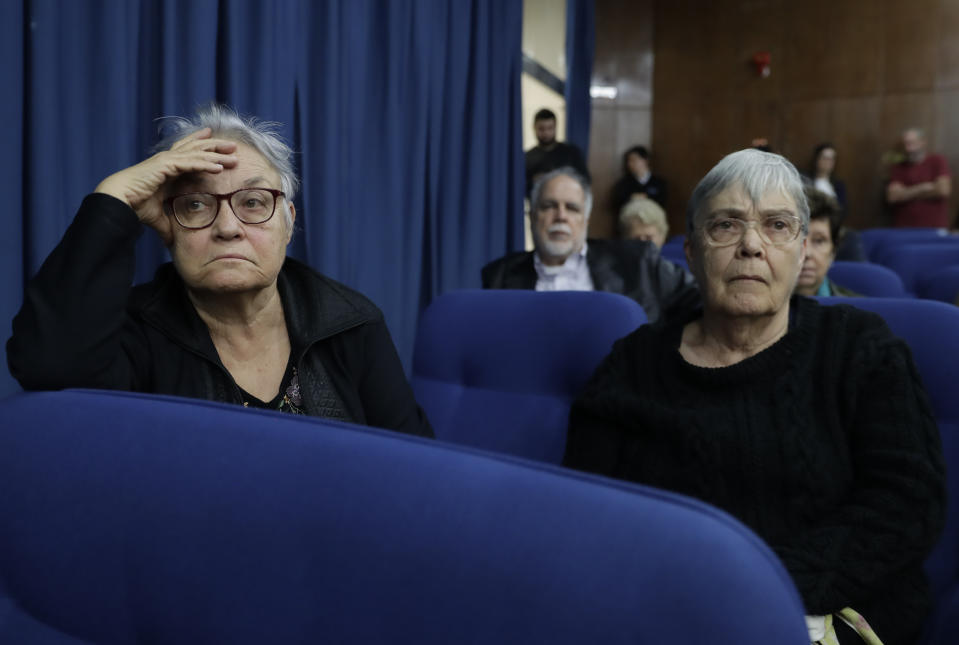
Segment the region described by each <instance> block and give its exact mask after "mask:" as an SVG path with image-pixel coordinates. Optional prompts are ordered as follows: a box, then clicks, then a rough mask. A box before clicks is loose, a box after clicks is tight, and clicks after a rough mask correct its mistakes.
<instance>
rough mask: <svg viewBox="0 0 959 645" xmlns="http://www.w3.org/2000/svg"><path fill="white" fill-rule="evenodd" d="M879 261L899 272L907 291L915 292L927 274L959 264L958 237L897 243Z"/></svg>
mask: <svg viewBox="0 0 959 645" xmlns="http://www.w3.org/2000/svg"><path fill="white" fill-rule="evenodd" d="M881 262H882V264H884V265H885V266H887V267H889V268H890V269H892V270H893V271H895V272H896V273H898V274H899V277H900V278H902V282H903V284H904V285H905V286H906V290H907V291H909V292H911V293H916V291H917V289H918V285H919V284H920V283H921V282H922V281H923V279H925V278H926V277H927V276H928V275H929V274H931V273H934V272H936V271H938V270H940V269H942V268H943V267H947V266H951V265H954V264H959V239H957V240H955V241H948V242H943V241H940V242H910V243H909V244H898V245H896V246H894V247H890V248H889V249H888V250H887V251H886V252H885V254H884V255H883V258H882V259H881Z"/></svg>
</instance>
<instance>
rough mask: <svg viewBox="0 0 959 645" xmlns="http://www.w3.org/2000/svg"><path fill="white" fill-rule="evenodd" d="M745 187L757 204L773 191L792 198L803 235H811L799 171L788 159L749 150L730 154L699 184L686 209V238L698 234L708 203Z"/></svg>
mask: <svg viewBox="0 0 959 645" xmlns="http://www.w3.org/2000/svg"><path fill="white" fill-rule="evenodd" d="M737 184H738V185H741V186H742V187H743V189H744V190H745V191H746V194H747V195H749V199H751V200H752V201H753V203H754V204H756V203H758V202H759V200H760V199H761V198H762V196H763V195H765V194H766V193H767V192H769V191H770V190H778V191H782V192H783V193H785V194H787V195H789V196H790V197H792V200H793V202H795V204H796V208H797V209H798V210H799V217H800V219H801V220H802V233H803V235H806V234H807V233H808V232H809V204H807V203H806V196H805V194H804V192H803V181H802V177H800V175H799V171H798V170H796V167H795V166H794V165H792V164H791V163H790V162H789V160H788V159H786V158H785V157H782V156H780V155H777V154H775V153H772V152H763V151H762V150H756V149H754V148H747V149H746V150H740V151H739V152H733V153H732V154H728V155H726V156H725V157H723V158H722V160H720V162H719V163H718V164H716V165H715V166H713V168H712V170H710V171H709V172H707V173H706V176H705V177H703V178H702V180H701V181H700V182H699V184H697V186H696V188H695V189H694V190H693V194H692V196H691V197H690V198H689V204H688V205H687V206H686V235H687V236H688V237H689V239H691V240H692V239H695V238H694V236H693V235H692V233H693V231H694V230H695V223H696V217H697V216H698V215H699V214H700V211H701V210H702V208H703V207H704V206H705V205H706V203H707V202H708V201H709V200H710V199H712V198H713V197H715V196H716V195H718V194H719V193H721V192H722V191H724V190H726V189H727V188H729V187H730V186H734V185H737Z"/></svg>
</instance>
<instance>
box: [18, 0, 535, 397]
mask: <svg viewBox="0 0 959 645" xmlns="http://www.w3.org/2000/svg"><path fill="white" fill-rule="evenodd" d="M0 12H2V13H0V17H2V18H3V20H4V30H5V32H4V36H6V37H5V38H4V40H3V45H2V47H3V48H4V53H5V54H7V56H6V57H5V61H6V63H5V65H4V71H3V74H4V80H5V81H6V83H5V86H4V87H5V88H7V90H8V91H7V92H6V95H5V96H4V97H3V98H2V99H0V110H2V112H0V114H3V115H4V116H6V117H7V123H8V124H9V125H12V126H13V127H11V128H9V130H10V131H11V132H14V133H16V132H18V131H21V130H22V133H23V134H22V139H17V137H14V141H13V142H12V143H11V144H10V145H8V146H5V147H4V149H3V152H2V157H0V163H2V169H3V171H4V172H3V175H4V179H3V182H4V186H5V187H6V189H7V191H6V192H7V194H8V195H9V196H10V197H11V205H12V207H11V208H10V210H9V213H8V215H7V226H6V231H7V233H8V236H6V237H5V238H4V240H3V242H0V244H2V245H3V246H2V250H3V253H2V259H0V262H3V264H2V265H0V266H2V267H3V274H2V275H0V320H2V323H3V327H2V328H0V331H4V332H5V333H3V335H2V340H3V341H5V339H6V338H8V337H9V334H10V320H11V318H12V317H13V315H14V314H15V312H16V310H17V309H18V308H19V306H20V303H21V301H22V296H23V285H24V281H25V280H26V279H27V277H28V276H29V275H32V273H34V272H35V271H36V270H37V269H38V268H39V266H40V263H41V262H42V261H43V259H44V258H45V257H46V255H47V254H48V253H49V252H50V250H51V249H52V248H53V246H54V245H55V244H56V243H57V242H58V241H59V239H60V237H61V236H62V234H63V232H64V230H65V229H66V227H67V225H68V224H69V223H70V221H71V220H72V218H73V214H74V212H75V211H76V208H77V207H78V206H79V204H80V201H81V200H82V198H83V196H84V195H85V194H87V193H89V192H91V191H92V190H93V189H94V188H95V186H96V185H97V183H99V181H100V180H102V179H103V178H104V177H106V176H107V175H109V174H111V173H112V172H115V171H117V170H119V169H121V168H124V167H126V166H129V165H131V164H133V163H136V162H137V161H139V160H141V159H143V158H144V157H145V156H146V155H147V152H148V149H149V148H150V147H151V146H152V144H153V143H154V142H155V141H156V139H157V128H158V125H159V123H158V119H159V118H160V117H163V116H168V115H183V114H189V113H190V112H191V111H192V110H193V109H194V108H195V107H196V106H197V105H199V104H203V103H207V102H209V101H214V100H215V101H221V102H226V103H229V104H230V105H233V106H234V107H236V108H237V109H238V110H239V111H240V112H242V113H244V114H255V115H256V116H258V117H260V118H262V119H265V120H269V121H278V122H281V123H282V124H283V128H282V130H281V132H282V134H283V135H284V136H285V137H286V138H287V140H288V141H289V142H290V143H291V144H292V145H293V147H294V150H295V151H296V153H297V154H296V165H297V169H298V172H299V173H300V177H301V179H302V182H303V183H302V189H301V192H300V194H299V196H298V197H297V198H296V200H295V203H296V207H297V231H296V233H295V235H294V239H293V242H292V244H291V247H290V249H289V253H290V255H292V256H295V257H298V258H300V259H303V260H305V261H306V262H308V263H309V264H310V265H312V266H313V267H314V268H316V269H317V270H319V271H322V272H323V273H326V274H327V275H329V276H330V277H332V278H334V279H337V280H340V281H342V282H344V283H346V284H347V285H348V286H351V287H353V288H355V289H357V290H359V291H361V292H362V293H364V294H366V295H367V296H368V297H369V298H370V299H372V300H373V301H374V302H375V303H376V304H377V305H379V306H380V307H381V308H382V309H383V311H384V314H385V315H386V319H387V323H388V325H389V327H390V330H391V332H392V334H393V337H394V341H395V342H396V345H397V348H398V350H399V351H400V355H401V357H402V358H403V359H404V362H405V363H406V364H407V365H408V364H409V357H410V356H411V354H412V343H413V338H414V334H415V326H416V321H417V317H418V314H419V311H420V310H421V309H422V307H423V306H424V305H425V304H427V303H428V302H429V301H430V300H431V299H432V298H433V297H434V296H435V295H437V294H439V293H441V292H442V291H446V290H450V289H456V288H463V287H477V286H479V271H480V268H481V267H482V266H483V264H485V263H486V262H488V261H489V260H491V259H493V258H495V257H498V256H500V255H502V254H503V253H505V252H507V251H509V250H513V249H516V248H520V247H521V245H522V234H523V233H522V216H523V215H522V177H523V168H522V163H523V157H522V138H521V131H520V119H521V116H520V97H519V92H520V65H521V59H520V48H521V44H520V39H521V21H522V4H521V3H517V2H514V1H513V0H329V1H326V2H313V1H310V0H285V1H284V2H269V1H266V0H137V1H135V0H78V1H77V2H67V3H65V2H62V1H60V0H24V1H23V2H10V3H0ZM17 88H20V89H22V91H16V90H17ZM167 258H168V255H167V253H166V250H165V249H164V248H163V247H162V245H161V244H160V243H159V241H158V240H157V239H156V237H155V236H154V235H153V233H152V232H150V231H147V232H146V233H144V235H143V236H142V237H141V239H140V241H139V245H138V256H137V275H136V278H137V281H143V280H148V279H149V278H150V277H152V275H153V272H154V271H155V268H156V266H157V265H158V264H159V263H160V262H163V261H165V260H166V259H167ZM3 359H4V364H5V363H6V356H5V354H4V355H3ZM15 389H16V384H15V383H14V382H13V380H12V379H11V378H10V377H9V375H8V373H7V370H6V369H2V370H0V395H3V394H7V393H9V392H12V391H14V390H15Z"/></svg>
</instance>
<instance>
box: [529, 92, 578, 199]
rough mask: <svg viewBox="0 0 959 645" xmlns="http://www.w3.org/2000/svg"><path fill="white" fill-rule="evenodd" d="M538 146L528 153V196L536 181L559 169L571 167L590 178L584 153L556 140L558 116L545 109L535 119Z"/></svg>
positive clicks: (534, 125)
mask: <svg viewBox="0 0 959 645" xmlns="http://www.w3.org/2000/svg"><path fill="white" fill-rule="evenodd" d="M533 131H534V132H535V133H536V145H535V146H533V147H532V148H530V149H529V150H527V151H526V194H527V196H528V195H529V194H530V191H531V190H532V189H533V184H534V183H536V180H537V179H539V178H540V177H542V176H543V175H545V174H546V173H548V172H550V171H551V170H556V169H557V168H562V167H564V166H569V167H571V168H575V169H576V172H578V173H579V174H581V175H583V176H584V177H586V178H587V179H588V178H589V171H588V170H587V169H586V161H585V159H583V153H582V151H581V150H580V149H579V148H577V147H576V146H575V145H573V144H572V143H563V142H562V141H557V140H556V114H554V113H553V111H552V110H549V109H547V108H543V109H542V110H540V111H539V112H537V113H536V116H534V117H533Z"/></svg>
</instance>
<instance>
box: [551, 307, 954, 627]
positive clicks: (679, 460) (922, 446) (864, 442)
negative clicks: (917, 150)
mask: <svg viewBox="0 0 959 645" xmlns="http://www.w3.org/2000/svg"><path fill="white" fill-rule="evenodd" d="M791 307H793V308H794V309H793V312H792V313H793V314H794V318H793V322H792V324H791V325H790V329H789V332H788V333H787V334H786V335H785V336H783V338H781V339H780V340H779V341H777V342H776V343H774V344H773V345H772V346H770V347H768V348H766V349H765V350H763V351H762V352H760V353H758V354H756V355H754V356H751V357H749V358H747V359H745V360H743V361H740V362H739V363H736V364H735V365H731V366H728V367H722V368H703V367H698V366H695V365H692V364H690V363H687V362H686V361H685V360H684V359H683V358H682V356H681V355H680V353H679V345H680V340H681V336H682V329H683V326H684V324H685V323H686V322H689V321H691V320H692V319H693V318H692V317H690V318H687V319H686V320H685V321H683V324H675V325H668V324H666V323H658V324H655V325H646V326H643V327H641V328H639V329H638V330H636V331H635V332H633V333H632V334H630V335H629V336H627V337H626V338H624V339H621V340H620V341H618V342H617V343H616V345H614V347H613V351H612V353H611V354H610V356H608V357H607V359H606V360H605V361H604V363H603V364H602V365H601V366H600V368H599V369H598V370H597V372H596V373H595V374H594V376H593V378H592V380H591V381H590V383H589V384H588V385H587V387H586V390H585V391H584V393H583V394H582V395H581V396H580V398H579V399H578V400H577V401H576V402H575V403H574V405H573V408H572V411H571V414H570V429H569V437H568V441H567V447H566V456H565V459H564V463H565V464H566V465H567V466H570V467H573V468H578V469H581V470H587V471H591V472H597V473H600V474H603V475H607V476H611V477H616V478H620V479H626V480H631V481H636V482H640V483H644V484H649V485H652V486H657V487H660V488H665V489H669V490H673V491H677V492H680V493H684V494H687V495H690V496H692V497H696V498H699V499H701V500H703V501H705V502H707V503H710V504H713V505H715V506H718V507H720V508H722V509H724V510H726V511H727V512H729V513H731V514H732V515H733V516H735V517H737V518H738V519H740V520H741V521H742V522H743V523H745V524H746V525H747V526H749V527H750V528H752V529H753V530H754V531H755V532H756V533H757V534H758V535H759V536H760V537H762V538H763V539H764V540H765V541H766V542H767V543H768V544H769V545H770V546H771V547H772V549H773V550H774V551H775V552H776V553H777V554H778V555H779V557H780V558H781V559H782V561H783V563H784V564H785V566H786V569H787V570H788V571H789V572H790V574H791V575H792V577H793V580H794V581H795V582H796V585H797V587H798V588H799V591H800V593H801V595H802V597H803V600H804V602H805V605H806V610H807V613H809V614H827V613H833V612H837V611H839V610H841V609H842V608H844V607H852V608H853V609H855V610H856V611H858V612H859V613H861V614H862V615H863V616H865V617H866V619H867V620H869V622H870V623H871V624H872V626H873V628H874V629H875V630H876V633H877V634H878V635H879V637H880V638H882V639H883V641H884V642H885V643H886V644H887V645H897V644H899V643H903V644H905V643H910V642H913V641H914V640H915V639H916V638H917V636H918V633H919V631H920V629H921V625H922V621H923V620H924V618H925V616H926V614H927V613H928V610H929V592H928V588H927V587H928V585H927V583H926V581H925V578H924V575H923V573H922V568H921V566H922V562H923V560H924V558H925V557H926V556H927V555H928V553H929V551H930V550H931V548H932V546H933V545H934V543H935V540H936V538H937V537H938V535H939V533H940V531H941V528H942V523H943V520H944V513H945V474H944V472H945V471H944V464H943V458H942V452H941V446H940V442H939V433H938V429H937V427H936V423H935V420H934V418H933V416H932V411H931V408H930V405H929V401H928V398H927V396H926V393H925V391H924V390H923V388H922V385H921V381H920V379H919V376H918V373H917V371H916V368H915V365H914V364H913V361H912V357H911V354H910V352H909V348H908V347H907V346H906V344H905V343H904V342H903V341H902V340H900V339H899V338H897V337H895V336H893V335H892V333H891V332H890V331H889V329H888V327H887V326H886V324H885V323H884V322H883V320H882V319H881V318H880V317H879V316H877V315H875V314H871V313H867V312H863V311H860V310H857V309H854V308H852V307H849V306H845V305H837V306H822V305H819V304H818V303H817V302H815V301H814V300H810V299H807V298H802V297H795V298H793V300H792V301H791ZM695 315H701V311H700V312H697V313H695V314H693V316H695Z"/></svg>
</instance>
